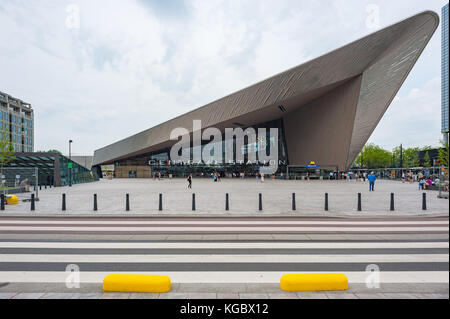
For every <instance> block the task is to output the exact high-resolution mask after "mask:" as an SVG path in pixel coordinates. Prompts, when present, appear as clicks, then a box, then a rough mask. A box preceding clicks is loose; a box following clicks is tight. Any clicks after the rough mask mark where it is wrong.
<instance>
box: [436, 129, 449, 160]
mask: <svg viewBox="0 0 450 319" xmlns="http://www.w3.org/2000/svg"><path fill="white" fill-rule="evenodd" d="M441 145H442V147H441V148H440V149H439V151H438V154H439V155H438V158H439V162H440V164H441V165H444V166H446V167H448V133H447V139H446V141H444V140H442V141H441Z"/></svg>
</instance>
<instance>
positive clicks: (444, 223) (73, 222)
mask: <svg viewBox="0 0 450 319" xmlns="http://www.w3.org/2000/svg"><path fill="white" fill-rule="evenodd" d="M0 224H5V225H6V224H23V225H27V224H35V225H49V226H50V225H52V224H61V225H64V224H67V225H86V224H93V225H97V224H98V225H135V224H139V225H161V224H162V225H164V224H172V225H213V226H215V225H220V224H234V225H249V226H252V225H255V224H256V225H265V224H268V225H286V224H289V225H299V226H301V225H317V224H324V225H359V226H364V225H420V226H421V225H442V226H449V221H448V220H447V221H445V220H437V221H417V220H414V219H412V220H410V221H405V220H402V221H397V220H384V221H365V220H361V221H352V220H350V221H347V220H346V219H342V220H339V221H335V220H326V219H325V220H289V219H287V220H273V221H271V220H259V219H255V220H253V221H249V220H239V219H230V220H89V219H84V220H65V219H61V220H55V219H53V220H34V219H27V220H21V219H17V220H14V219H7V220H2V219H0Z"/></svg>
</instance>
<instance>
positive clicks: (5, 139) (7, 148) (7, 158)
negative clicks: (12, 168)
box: [0, 124, 16, 186]
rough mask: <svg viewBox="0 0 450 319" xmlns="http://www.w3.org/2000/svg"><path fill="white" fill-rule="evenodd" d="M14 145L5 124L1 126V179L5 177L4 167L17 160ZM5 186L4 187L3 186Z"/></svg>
mask: <svg viewBox="0 0 450 319" xmlns="http://www.w3.org/2000/svg"><path fill="white" fill-rule="evenodd" d="M15 153H16V152H15V151H14V145H13V143H12V142H11V139H10V138H9V131H8V130H7V127H5V126H4V125H3V124H1V125H0V175H1V176H0V177H3V167H4V166H6V165H7V164H8V163H11V162H12V161H14V160H15V159H16V157H15V156H14V154H15ZM2 186H3V185H2Z"/></svg>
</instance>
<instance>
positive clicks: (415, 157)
mask: <svg viewBox="0 0 450 319" xmlns="http://www.w3.org/2000/svg"><path fill="white" fill-rule="evenodd" d="M419 151H420V148H418V147H411V148H407V149H405V150H404V151H403V164H404V165H403V167H418V166H420V159H419Z"/></svg>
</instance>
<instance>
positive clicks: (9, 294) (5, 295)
mask: <svg viewBox="0 0 450 319" xmlns="http://www.w3.org/2000/svg"><path fill="white" fill-rule="evenodd" d="M15 295H17V294H16V293H15V292H0V299H11V298H12V297H14V296H15Z"/></svg>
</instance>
